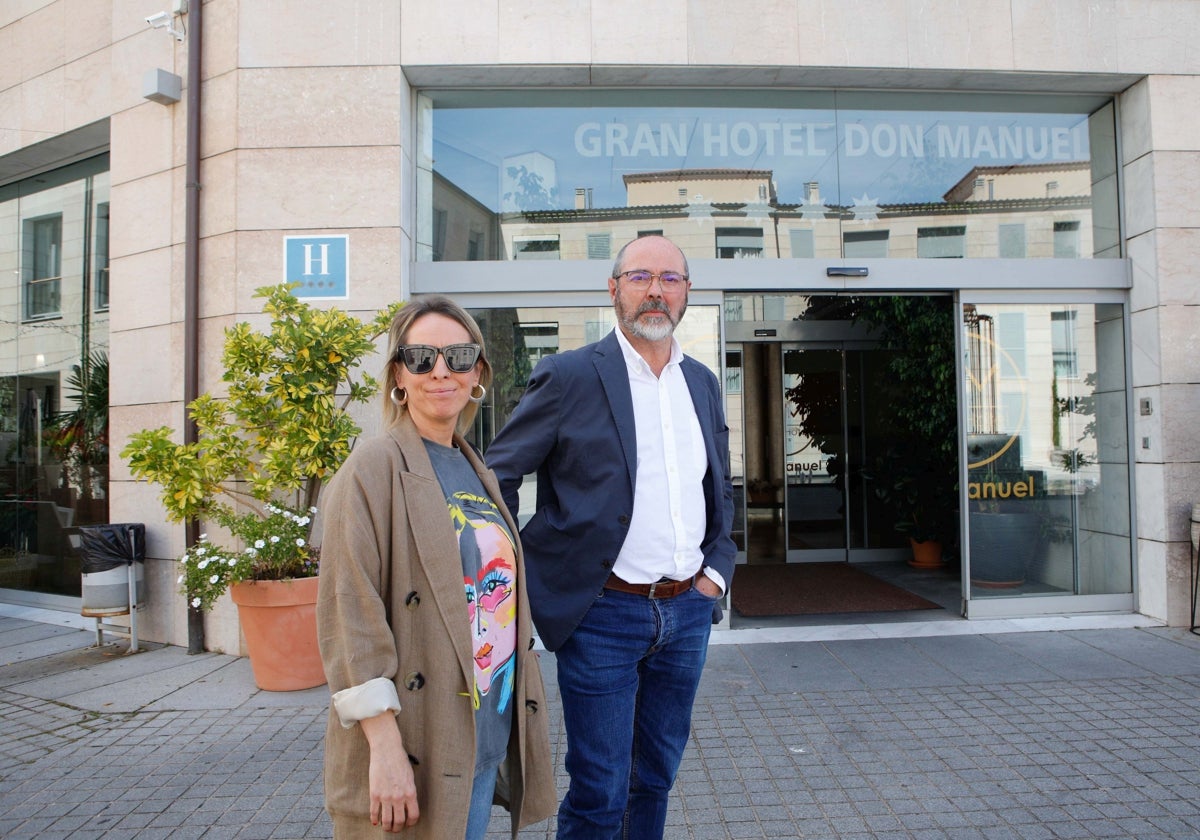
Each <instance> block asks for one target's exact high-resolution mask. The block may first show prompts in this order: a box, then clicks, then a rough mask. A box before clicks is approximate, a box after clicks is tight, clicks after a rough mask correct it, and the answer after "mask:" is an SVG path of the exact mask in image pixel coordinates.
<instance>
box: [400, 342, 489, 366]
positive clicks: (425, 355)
mask: <svg viewBox="0 0 1200 840" xmlns="http://www.w3.org/2000/svg"><path fill="white" fill-rule="evenodd" d="M439 353H441V354H442V358H443V359H445V360H446V367H448V368H450V370H452V371H454V372H455V373H466V372H467V371H469V370H470V369H471V368H473V367H474V366H475V363H476V362H477V361H479V353H480V347H479V345H478V344H447V345H446V346H445V347H434V346H432V345H430V344H402V345H400V346H399V347H397V348H396V361H398V362H403V363H404V366H405V367H406V368H408V372H409V373H429V371H431V370H433V366H434V365H435V364H437V357H438V354H439Z"/></svg>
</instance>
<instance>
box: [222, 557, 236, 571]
mask: <svg viewBox="0 0 1200 840" xmlns="http://www.w3.org/2000/svg"><path fill="white" fill-rule="evenodd" d="M225 564H226V565H227V566H229V568H231V569H232V568H233V567H234V566H236V565H237V561H236V560H234V559H233V558H232V557H230V558H229V559H228V560H226V561H225Z"/></svg>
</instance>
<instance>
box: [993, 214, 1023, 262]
mask: <svg viewBox="0 0 1200 840" xmlns="http://www.w3.org/2000/svg"><path fill="white" fill-rule="evenodd" d="M997 235H998V237H999V240H1000V241H999V243H998V244H999V253H998V254H997V256H999V257H1000V258H1001V259H1007V260H1014V259H1024V257H1025V225H1024V224H1022V223H1020V222H1015V223H1007V224H1002V225H1000V227H999V230H998V231H997Z"/></svg>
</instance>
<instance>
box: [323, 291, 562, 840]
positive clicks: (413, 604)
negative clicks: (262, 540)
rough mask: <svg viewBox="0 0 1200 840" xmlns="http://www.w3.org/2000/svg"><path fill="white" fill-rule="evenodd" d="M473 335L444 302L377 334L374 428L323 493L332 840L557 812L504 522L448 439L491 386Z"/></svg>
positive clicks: (520, 571) (542, 711)
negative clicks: (382, 339) (378, 423)
mask: <svg viewBox="0 0 1200 840" xmlns="http://www.w3.org/2000/svg"><path fill="white" fill-rule="evenodd" d="M482 348H483V336H482V334H481V333H480V331H479V326H478V325H477V324H476V323H475V321H474V320H473V319H472V318H471V316H470V315H468V314H467V312H466V311H465V310H463V309H462V308H461V307H460V306H458V305H457V304H455V303H454V302H452V301H451V300H449V299H447V298H444V297H430V298H422V299H420V300H417V301H414V302H411V303H409V304H407V305H406V306H404V307H403V308H402V309H401V310H400V312H399V313H398V314H397V315H396V317H395V319H394V320H393V321H392V325H391V330H390V333H389V337H388V364H387V367H386V369H385V378H384V382H385V387H390V388H391V390H390V392H389V394H388V396H387V397H386V399H385V402H384V434H382V435H380V436H379V437H377V438H375V439H373V440H369V441H363V442H360V443H359V445H358V446H357V447H356V448H355V449H354V451H353V452H352V453H351V455H350V457H349V458H348V459H347V460H346V463H345V464H344V465H343V466H342V468H341V469H340V470H339V471H338V473H337V475H336V476H335V478H334V479H333V481H332V482H330V485H329V488H328V490H327V493H326V498H325V502H324V504H323V506H322V511H321V515H322V518H323V520H324V537H323V543H322V546H321V582H320V595H319V598H318V604H317V624H318V633H319V637H320V643H321V656H322V658H323V660H324V663H325V673H326V676H327V677H328V679H329V686H330V689H331V690H332V691H333V692H334V695H333V704H332V708H331V710H330V716H329V724H328V726H327V729H326V735H325V804H326V808H327V810H328V811H329V814H330V816H331V817H332V819H333V827H334V837H335V838H337V839H338V840H342V838H357V837H380V836H382V833H383V832H398V831H403V832H404V835H405V836H406V837H428V838H436V840H446V838H455V837H466V838H468V840H474V838H482V837H483V835H484V833H485V832H486V830H487V823H488V817H489V816H490V814H491V807H492V802H493V798H494V799H495V801H496V802H499V803H501V804H503V805H505V806H506V807H507V808H508V809H509V810H510V811H511V812H512V832H513V836H514V837H515V836H516V833H517V829H518V828H519V827H521V826H523V825H527V824H528V823H531V822H536V821H538V820H541V819H545V818H546V817H548V816H549V815H550V814H551V813H553V811H554V808H555V805H556V797H555V792H554V777H553V771H552V768H551V763H550V761H551V760H550V748H549V737H548V733H547V710H546V701H545V695H544V689H543V686H542V678H541V672H540V671H539V669H538V663H537V657H536V654H535V653H534V652H533V650H531V648H532V644H533V642H532V635H531V632H532V631H531V629H530V621H529V605H528V601H527V599H526V592H525V576H524V567H523V566H522V560H521V550H520V545H519V543H518V541H517V540H516V538H515V534H516V532H517V528H516V524H515V522H514V521H513V519H512V516H510V514H509V512H508V511H507V510H506V509H505V508H504V503H503V501H501V497H500V490H499V487H498V486H497V484H496V478H495V476H494V475H493V474H492V473H491V472H490V471H489V470H487V468H486V467H485V466H484V465H483V462H482V460H481V459H480V458H479V456H478V455H477V454H476V453H475V451H474V450H473V449H472V448H471V447H470V445H469V444H467V443H466V441H465V440H463V438H462V436H461V434H460V430H462V429H464V428H467V427H468V426H469V425H470V423H471V421H472V420H473V418H474V416H475V410H476V407H477V403H478V402H479V401H480V400H482V399H483V396H484V394H485V393H486V387H487V386H488V385H490V384H491V377H492V369H491V365H490V364H489V363H488V361H487V359H486V358H485V357H484V354H483V350H482Z"/></svg>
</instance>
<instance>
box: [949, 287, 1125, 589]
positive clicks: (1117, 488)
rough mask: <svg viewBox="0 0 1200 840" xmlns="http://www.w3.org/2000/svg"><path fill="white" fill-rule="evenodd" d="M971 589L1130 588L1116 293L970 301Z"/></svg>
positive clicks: (1121, 334)
mask: <svg viewBox="0 0 1200 840" xmlns="http://www.w3.org/2000/svg"><path fill="white" fill-rule="evenodd" d="M963 323H964V330H965V350H966V353H965V355H966V359H967V362H966V367H965V370H964V371H963V374H964V393H965V396H966V401H967V402H966V406H965V417H966V422H967V482H968V483H967V504H968V523H967V527H968V531H969V534H970V539H969V546H970V560H969V562H970V571H971V574H970V580H971V597H972V598H975V599H981V598H997V597H1019V596H1053V595H1114V594H1123V593H1130V592H1132V591H1133V558H1132V555H1131V529H1130V522H1131V508H1130V498H1129V486H1130V482H1129V444H1128V439H1129V425H1128V407H1127V396H1126V393H1127V389H1126V381H1125V379H1126V378H1125V352H1124V348H1125V326H1124V320H1123V307H1122V306H1120V305H1119V304H1078V303H1071V304H1047V303H1037V304H1015V303H1013V304H982V303H981V304H973V303H965V304H964V305H963Z"/></svg>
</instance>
